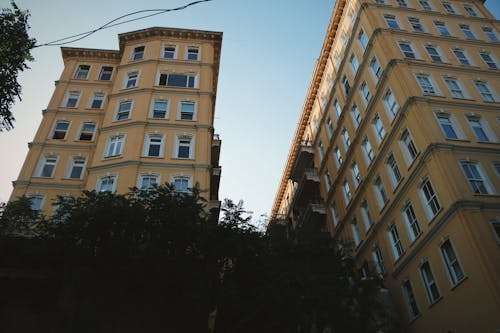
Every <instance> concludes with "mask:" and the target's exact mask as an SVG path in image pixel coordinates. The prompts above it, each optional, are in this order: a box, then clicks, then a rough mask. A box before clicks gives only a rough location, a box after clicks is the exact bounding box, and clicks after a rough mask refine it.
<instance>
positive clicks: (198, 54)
mask: <svg viewBox="0 0 500 333" xmlns="http://www.w3.org/2000/svg"><path fill="white" fill-rule="evenodd" d="M195 49H196V52H192V51H193V50H195ZM193 54H196V59H190V58H192V57H191V56H192V55H193ZM185 59H186V60H190V61H200V60H201V47H199V46H197V45H188V46H186V57H185Z"/></svg>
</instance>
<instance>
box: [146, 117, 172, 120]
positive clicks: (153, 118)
mask: <svg viewBox="0 0 500 333" xmlns="http://www.w3.org/2000/svg"><path fill="white" fill-rule="evenodd" d="M148 119H151V120H170V119H169V118H168V117H166V118H155V117H148Z"/></svg>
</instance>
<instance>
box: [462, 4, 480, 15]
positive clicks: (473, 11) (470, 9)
mask: <svg viewBox="0 0 500 333" xmlns="http://www.w3.org/2000/svg"><path fill="white" fill-rule="evenodd" d="M464 9H465V11H466V12H467V14H469V15H470V16H474V17H477V16H479V15H478V14H477V11H476V8H474V7H473V6H471V5H464Z"/></svg>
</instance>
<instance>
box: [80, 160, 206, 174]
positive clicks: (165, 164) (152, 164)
mask: <svg viewBox="0 0 500 333" xmlns="http://www.w3.org/2000/svg"><path fill="white" fill-rule="evenodd" d="M130 166H133V167H137V168H139V167H147V168H159V169H167V170H171V169H188V170H197V169H202V170H205V169H206V170H209V169H211V165H210V164H195V163H168V162H150V161H148V162H145V161H140V160H128V161H120V162H115V163H110V164H106V165H99V166H92V167H89V168H88V169H87V170H88V172H89V173H95V172H99V171H104V170H109V169H111V170H115V169H116V168H126V167H130Z"/></svg>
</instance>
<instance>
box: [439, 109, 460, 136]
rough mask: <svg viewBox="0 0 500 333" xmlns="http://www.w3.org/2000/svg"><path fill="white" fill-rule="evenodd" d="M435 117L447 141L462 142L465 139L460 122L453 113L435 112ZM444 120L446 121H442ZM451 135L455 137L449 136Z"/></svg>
mask: <svg viewBox="0 0 500 333" xmlns="http://www.w3.org/2000/svg"><path fill="white" fill-rule="evenodd" d="M434 116H435V117H436V121H437V122H438V124H439V127H440V128H441V131H442V132H443V135H444V137H445V139H449V140H460V139H463V138H464V134H463V132H462V129H461V128H460V125H459V123H458V121H457V120H456V118H455V116H454V115H453V114H452V113H450V112H444V111H440V110H438V111H434ZM442 119H443V120H444V119H446V120H445V121H442ZM445 127H446V128H449V129H450V130H447V129H446V128H445ZM448 131H450V132H448ZM450 133H453V134H454V135H455V137H453V136H449V135H448V134H450Z"/></svg>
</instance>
